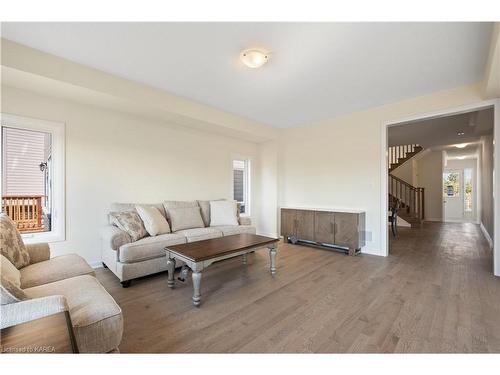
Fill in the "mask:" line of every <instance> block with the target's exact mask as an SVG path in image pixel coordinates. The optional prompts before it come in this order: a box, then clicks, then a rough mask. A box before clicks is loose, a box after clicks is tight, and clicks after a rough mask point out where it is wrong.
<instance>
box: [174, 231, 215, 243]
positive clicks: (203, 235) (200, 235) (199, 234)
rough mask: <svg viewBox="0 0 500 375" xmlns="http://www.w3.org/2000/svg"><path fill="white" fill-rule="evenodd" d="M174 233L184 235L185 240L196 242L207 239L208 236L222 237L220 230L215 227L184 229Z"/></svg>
mask: <svg viewBox="0 0 500 375" xmlns="http://www.w3.org/2000/svg"><path fill="white" fill-rule="evenodd" d="M175 233H176V234H181V235H183V236H185V237H186V239H187V242H196V241H201V240H209V239H210V238H218V237H222V232H221V231H220V230H218V229H216V228H193V229H184V230H180V231H178V232H175Z"/></svg>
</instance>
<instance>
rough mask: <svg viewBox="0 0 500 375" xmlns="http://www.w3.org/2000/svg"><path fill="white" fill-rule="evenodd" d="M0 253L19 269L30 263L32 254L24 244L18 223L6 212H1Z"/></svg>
mask: <svg viewBox="0 0 500 375" xmlns="http://www.w3.org/2000/svg"><path fill="white" fill-rule="evenodd" d="M0 254H2V255H3V256H5V257H6V258H7V259H8V260H9V261H10V262H11V263H12V264H13V265H14V267H16V268H17V269H20V268H22V267H24V266H27V265H28V264H30V256H29V254H28V251H27V250H26V247H25V246H24V242H23V239H22V238H21V234H19V231H18V230H17V227H16V223H14V222H13V221H12V219H11V218H10V217H9V216H7V215H6V214H5V213H0Z"/></svg>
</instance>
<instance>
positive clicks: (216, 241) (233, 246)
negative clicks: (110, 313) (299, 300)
mask: <svg viewBox="0 0 500 375" xmlns="http://www.w3.org/2000/svg"><path fill="white" fill-rule="evenodd" d="M278 242H279V239H277V238H270V237H264V236H258V235H256V234H249V233H244V234H235V235H233V236H226V237H220V238H213V239H210V240H202V241H197V242H190V243H185V244H181V245H174V246H167V247H166V248H165V251H166V252H167V258H168V261H167V272H168V286H169V287H170V288H173V287H174V286H175V279H174V272H175V261H176V260H182V261H183V262H184V263H186V265H187V266H188V267H189V268H190V269H191V271H192V275H191V277H192V279H193V304H194V305H195V306H199V305H200V302H201V294H200V285H201V273H202V271H203V270H204V269H205V268H207V267H208V266H210V265H211V264H212V263H214V262H217V261H219V260H223V259H229V258H234V257H237V256H242V259H243V264H246V262H247V254H248V253H250V252H252V251H255V250H257V249H260V248H267V249H269V255H270V258H271V274H272V275H274V274H275V273H276V250H277V248H278V246H277V243H278Z"/></svg>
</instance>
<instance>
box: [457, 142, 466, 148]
mask: <svg viewBox="0 0 500 375" xmlns="http://www.w3.org/2000/svg"><path fill="white" fill-rule="evenodd" d="M455 147H456V148H465V147H467V143H460V144H458V145H455Z"/></svg>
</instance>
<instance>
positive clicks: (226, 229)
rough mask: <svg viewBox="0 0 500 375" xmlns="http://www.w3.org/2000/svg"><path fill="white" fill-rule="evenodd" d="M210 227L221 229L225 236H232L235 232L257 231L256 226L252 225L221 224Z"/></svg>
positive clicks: (253, 232)
mask: <svg viewBox="0 0 500 375" xmlns="http://www.w3.org/2000/svg"><path fill="white" fill-rule="evenodd" d="M210 228H214V229H217V230H220V231H221V232H222V234H223V235H224V236H232V235H233V234H240V233H250V234H255V233H256V230H255V227H252V226H250V225H219V226H215V227H210Z"/></svg>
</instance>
